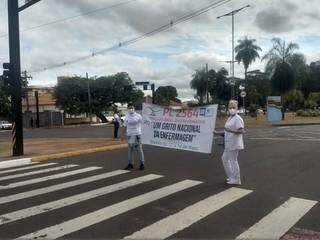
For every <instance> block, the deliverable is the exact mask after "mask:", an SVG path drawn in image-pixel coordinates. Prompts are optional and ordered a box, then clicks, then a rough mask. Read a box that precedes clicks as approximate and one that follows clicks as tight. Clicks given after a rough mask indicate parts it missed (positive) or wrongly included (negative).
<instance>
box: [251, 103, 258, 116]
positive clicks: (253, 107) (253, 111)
mask: <svg viewBox="0 0 320 240" xmlns="http://www.w3.org/2000/svg"><path fill="white" fill-rule="evenodd" d="M259 108H260V106H259V105H257V104H250V105H249V107H248V111H249V113H250V116H252V117H255V116H257V111H258V109H259Z"/></svg>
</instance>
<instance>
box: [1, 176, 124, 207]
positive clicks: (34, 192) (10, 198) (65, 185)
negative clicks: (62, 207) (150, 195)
mask: <svg viewBox="0 0 320 240" xmlns="http://www.w3.org/2000/svg"><path fill="white" fill-rule="evenodd" d="M128 172H129V171H125V170H116V171H112V172H107V173H103V174H99V175H95V176H92V177H87V178H82V179H78V180H74V181H70V182H66V183H61V184H57V185H53V186H50V187H44V188H39V189H36V190H31V191H28V192H22V193H17V194H13V195H9V196H5V197H0V204H3V203H8V202H13V201H17V200H21V199H25V198H30V197H34V196H38V195H42V194H45V193H49V192H54V191H58V190H62V189H65V188H69V187H74V186H78V185H81V184H85V183H90V182H94V181H98V180H101V179H105V178H110V177H113V176H117V175H120V174H124V173H128Z"/></svg>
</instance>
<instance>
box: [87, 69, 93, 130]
mask: <svg viewBox="0 0 320 240" xmlns="http://www.w3.org/2000/svg"><path fill="white" fill-rule="evenodd" d="M86 78H87V83H88V104H89V117H90V124H92V108H91V91H90V80H89V74H88V73H86Z"/></svg>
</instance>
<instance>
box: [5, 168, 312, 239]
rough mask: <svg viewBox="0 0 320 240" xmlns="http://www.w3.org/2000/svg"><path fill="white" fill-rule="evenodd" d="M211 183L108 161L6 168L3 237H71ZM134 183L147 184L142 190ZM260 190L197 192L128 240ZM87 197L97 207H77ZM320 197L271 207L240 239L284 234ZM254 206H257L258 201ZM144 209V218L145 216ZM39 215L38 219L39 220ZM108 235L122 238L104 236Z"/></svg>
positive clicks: (177, 228)
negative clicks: (115, 166) (112, 166)
mask: <svg viewBox="0 0 320 240" xmlns="http://www.w3.org/2000/svg"><path fill="white" fill-rule="evenodd" d="M148 184H149V185H148ZM204 184H205V183H204V182H201V181H198V180H192V179H178V180H177V179H171V178H169V177H167V176H164V175H158V174H153V173H149V172H144V171H139V172H136V173H131V172H130V171H126V170H113V171H109V170H105V169H103V168H102V167H96V166H89V167H88V166H81V165H77V164H68V165H63V164H59V163H45V164H30V166H26V165H24V166H21V167H17V166H15V167H11V168H6V169H1V171H0V238H16V239H57V238H61V237H67V238H69V236H72V234H75V233H77V232H79V231H83V230H86V229H90V228H96V227H97V226H101V224H103V225H105V224H108V221H110V220H112V219H116V218H121V219H122V218H123V217H125V216H126V214H129V213H130V212H132V211H135V210H136V209H139V208H144V207H147V206H148V205H150V204H153V203H159V204H162V205H163V204H166V202H167V201H173V200H172V199H175V200H174V201H182V202H183V201H185V200H188V199H185V198H186V197H185V196H189V195H190V196H192V198H193V199H194V197H195V195H196V194H197V193H198V192H199V190H201V187H202V186H203V185H204ZM83 186H86V187H84V188H83ZM141 187H142V191H141ZM132 189H140V190H139V191H137V193H135V191H132ZM68 191H70V194H68ZM196 192H197V193H196ZM117 193H119V195H118V196H120V197H119V199H121V200H119V199H117V200H116V201H115V202H112V203H106V204H105V205H102V206H100V205H99V207H97V206H95V201H96V200H97V199H100V198H101V197H108V198H112V196H113V195H114V194H117ZM183 193H188V194H189V195H183V196H184V197H183V199H179V198H177V197H176V196H181V194H183ZM254 194H255V191H254V190H251V189H244V188H240V187H231V188H225V189H222V190H221V191H220V192H214V191H213V192H212V193H208V194H207V195H206V196H202V195H199V197H197V195H196V199H195V200H193V201H191V203H189V204H186V205H185V206H183V207H177V209H174V210H173V211H170V212H167V213H166V214H165V215H162V216H161V218H157V219H154V221H153V222H152V223H150V224H149V223H148V224H147V225H141V226H137V229H135V230H134V231H132V230H131V232H130V233H128V232H127V233H123V234H122V235H121V236H120V238H123V239H150V238H152V239H166V238H171V237H172V238H174V237H175V235H176V234H179V233H183V231H185V230H187V229H188V228H190V227H193V226H195V225H196V224H199V223H202V222H203V221H210V219H209V217H210V216H214V215H215V214H223V213H224V209H228V208H229V207H232V206H234V204H237V203H238V202H241V203H246V201H247V199H248V197H249V196H252V195H254ZM48 196H51V197H48ZM123 196H124V197H123ZM170 199H171V200H170ZM84 203H91V204H90V205H89V206H90V207H89V208H91V206H92V208H91V210H90V209H86V211H84V212H82V211H80V212H77V211H74V210H73V209H74V208H73V207H74V206H80V205H81V204H84ZM317 203H318V202H317V201H315V200H308V199H302V198H296V197H289V198H287V199H284V200H283V202H282V203H281V204H280V205H278V206H276V207H275V208H274V209H270V211H269V212H268V213H267V214H266V215H265V216H263V217H259V218H257V219H256V220H255V223H254V224H253V225H251V226H247V228H246V229H245V230H244V231H242V232H238V233H237V234H235V235H234V236H233V238H234V239H279V238H281V236H283V235H284V234H285V233H286V232H287V231H288V230H290V229H291V228H292V227H294V226H295V225H296V224H297V222H298V221H300V220H301V219H302V218H303V217H304V216H305V215H306V214H307V213H310V212H312V209H313V207H314V206H315V205H316V204H317ZM247 207H248V209H250V207H251V206H250V204H248V206H247ZM59 210H64V211H65V213H66V216H67V217H66V218H64V219H61V220H59V219H56V218H54V219H48V218H49V217H50V216H53V215H54V214H55V213H56V211H59ZM144 214H147V213H144ZM144 214H142V215H141V216H139V218H142V219H143V218H144V217H145V216H144ZM69 215H70V217H68V216H69ZM33 218H36V219H37V221H36V223H34V221H33ZM39 219H41V220H40V221H39ZM222 221H223V219H222ZM28 222H30V223H31V222H32V224H33V227H32V228H31V229H32V230H29V228H28ZM47 222H48V223H47ZM21 225H23V226H24V227H21ZM124 225H125V223H124ZM8 229H14V231H9V230H8ZM71 238H72V237H71ZM100 238H115V237H114V236H111V235H110V236H106V235H100ZM116 238H119V236H116ZM199 238H201V236H199ZM211 238H215V236H214V235H213V236H211Z"/></svg>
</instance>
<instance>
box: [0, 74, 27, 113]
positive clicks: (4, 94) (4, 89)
mask: <svg viewBox="0 0 320 240" xmlns="http://www.w3.org/2000/svg"><path fill="white" fill-rule="evenodd" d="M21 86H22V89H23V91H22V97H25V89H27V87H28V81H27V79H26V78H23V77H21ZM10 91H12V90H11V87H10V86H7V85H5V83H4V82H3V76H0V117H4V118H11V117H12V109H11V97H10V96H11V92H10Z"/></svg>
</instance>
